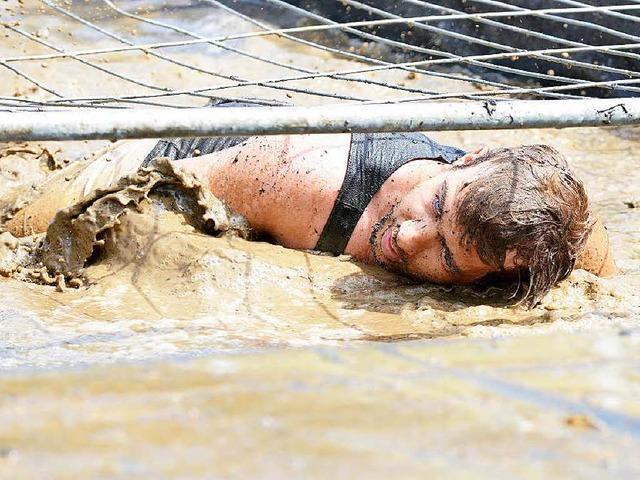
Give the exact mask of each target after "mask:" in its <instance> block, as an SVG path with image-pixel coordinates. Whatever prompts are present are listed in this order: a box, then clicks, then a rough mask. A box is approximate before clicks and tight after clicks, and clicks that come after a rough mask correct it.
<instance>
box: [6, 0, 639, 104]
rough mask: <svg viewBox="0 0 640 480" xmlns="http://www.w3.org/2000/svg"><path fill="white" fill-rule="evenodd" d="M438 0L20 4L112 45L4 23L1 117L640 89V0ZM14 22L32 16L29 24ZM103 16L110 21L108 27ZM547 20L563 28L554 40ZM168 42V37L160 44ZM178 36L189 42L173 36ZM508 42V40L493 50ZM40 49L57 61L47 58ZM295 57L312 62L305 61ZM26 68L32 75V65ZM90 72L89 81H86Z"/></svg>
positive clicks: (570, 95)
mask: <svg viewBox="0 0 640 480" xmlns="http://www.w3.org/2000/svg"><path fill="white" fill-rule="evenodd" d="M439 1H440V0H430V1H426V0H401V1H399V2H394V7H393V8H392V7H391V6H389V8H387V7H385V8H384V9H383V8H380V5H382V4H383V2H380V1H375V0H328V1H326V2H317V3H316V5H318V10H315V11H307V10H305V9H303V8H300V7H298V6H296V5H294V4H293V3H295V2H294V1H291V2H289V1H285V0H252V1H251V2H243V1H242V0H241V1H239V2H237V3H236V2H231V1H225V0H201V1H195V0H194V1H192V2H191V3H183V4H181V5H178V6H176V5H175V4H173V6H172V7H171V8H172V9H173V10H171V12H172V13H171V15H170V16H166V15H165V16H164V17H163V16H162V15H154V16H152V14H151V13H150V12H149V10H148V9H147V12H145V13H143V12H142V11H141V10H142V9H141V8H133V9H132V8H131V4H132V3H131V2H124V1H115V0H103V1H102V2H91V3H85V4H79V3H78V4H76V3H72V2H65V3H58V2H56V1H53V0H30V1H29V0H25V2H24V3H23V4H22V5H23V7H22V8H25V6H27V5H28V4H29V3H32V4H37V3H39V4H42V5H46V6H47V7H48V8H49V9H50V10H49V11H47V12H44V11H39V12H38V13H37V15H41V16H43V18H49V17H50V18H53V17H52V16H55V19H56V22H58V24H59V25H61V27H60V28H61V29H62V30H63V31H69V32H70V33H71V32H72V31H74V30H75V29H76V28H77V26H78V25H80V26H82V27H83V28H86V29H87V32H95V34H97V35H99V36H102V37H104V41H107V39H110V40H112V41H115V42H116V44H115V45H109V46H103V45H101V44H100V42H102V40H99V41H98V42H96V43H98V44H97V45H92V44H90V43H87V42H88V41H91V40H88V41H87V40H84V42H85V43H82V41H80V43H79V44H73V46H72V47H70V46H69V45H68V43H66V42H61V41H60V38H59V37H56V38H58V40H57V41H56V40H54V39H53V38H52V37H49V38H43V36H41V35H37V34H36V33H34V32H31V31H29V29H28V28H27V27H24V26H22V25H19V22H11V21H9V22H5V23H4V26H5V28H6V31H7V32H10V33H11V34H14V35H16V36H17V37H16V39H17V38H21V39H22V42H23V47H21V54H19V55H16V54H15V53H14V52H12V51H10V50H9V49H5V48H2V47H0V70H2V69H6V70H7V71H10V72H11V73H12V74H13V75H14V76H15V78H16V83H15V85H16V87H15V93H14V96H11V89H12V88H13V87H12V86H11V85H13V83H11V82H5V86H4V88H3V86H2V85H0V109H4V110H11V111H18V112H19V111H25V112H26V111H47V110H51V109H61V108H88V107H92V106H98V105H99V106H101V107H104V108H109V109H115V110H120V109H123V108H125V109H126V108H132V107H143V106H158V107H171V108H180V109H184V108H191V107H193V106H197V105H204V104H206V103H207V102H208V101H209V100H210V99H211V98H227V99H233V100H240V101H247V100H248V101H252V102H255V103H259V104H265V105H283V104H293V105H295V104H308V102H312V103H315V104H327V103H328V102H347V103H354V104H363V105H366V104H374V103H379V104H390V103H398V104H402V103H407V102H423V101H442V100H452V99H458V100H460V101H465V102H468V101H471V102H473V101H476V102H479V101H489V100H491V101H496V102H502V101H507V100H513V99H531V98H541V99H544V98H560V99H579V98H581V99H584V98H585V97H587V96H588V95H589V94H598V95H600V94H602V92H604V94H607V92H611V93H609V96H612V94H613V95H619V94H625V95H626V96H635V95H638V93H640V71H639V70H640V69H639V68H636V67H637V65H640V36H639V35H636V30H635V25H640V17H639V16H638V14H639V13H640V1H636V0H627V2H626V3H624V4H620V5H606V6H605V5H589V4H588V3H586V2H585V1H578V0H556V4H557V5H555V6H554V8H525V7H522V6H520V5H519V4H523V2H521V1H520V2H519V1H517V0H513V1H510V2H507V0H505V1H500V0H468V1H467V2H466V4H467V5H470V4H475V5H479V6H481V7H482V8H488V9H489V11H482V8H480V10H479V11H470V10H469V9H468V8H467V7H466V6H465V7H463V6H462V5H463V4H464V3H465V2H461V4H460V6H457V7H455V8H454V7H451V6H450V5H452V2H445V3H443V4H442V5H439V4H438V2H439ZM36 2H37V3H36ZM155 3H156V4H157V3H158V2H155ZM249 3H252V4H259V5H263V6H264V7H269V8H272V9H276V10H277V11H278V12H279V14H278V15H275V16H274V15H272V16H271V17H268V18H265V16H264V15H262V14H260V11H259V10H258V9H256V8H253V9H249V10H247V9H244V8H241V7H246V5H247V4H249ZM151 4H152V5H153V4H154V2H153V1H152V2H151ZM134 5H135V3H134ZM332 5H334V6H335V8H336V10H335V11H337V12H339V11H340V8H342V9H349V10H350V12H351V13H352V14H354V15H355V17H344V18H338V17H336V16H335V15H334V14H333V13H327V12H332V10H331V8H333V7H332ZM535 5H537V6H539V5H540V2H536V4H535ZM558 5H559V6H558ZM254 6H255V5H254ZM138 7H139V5H138ZM180 7H181V8H186V7H194V8H197V9H198V14H199V15H198V16H199V17H205V16H206V15H209V14H211V15H214V14H215V15H216V18H217V16H218V15H220V14H223V15H226V17H225V18H226V19H228V20H229V22H231V23H229V25H233V23H232V20H231V19H233V18H236V19H237V21H238V27H237V29H236V31H233V29H232V31H230V32H225V34H220V33H218V32H215V28H214V29H213V31H214V32H215V33H213V34H212V33H211V29H209V30H208V31H207V33H200V31H199V30H200V29H201V28H202V26H201V25H200V26H197V25H195V24H191V23H189V21H188V20H187V17H184V16H183V13H185V10H184V9H180ZM395 7H397V8H395ZM405 7H406V8H407V9H408V8H409V7H411V8H413V10H410V11H411V12H412V13H411V14H407V13H403V12H407V11H409V10H403V9H404V8H405ZM176 8H177V10H176ZM40 10H41V9H40ZM276 10H273V11H276ZM105 11H106V12H112V13H111V14H109V15H111V16H106V15H107V14H106V13H105ZM345 11H347V10H345ZM158 12H159V11H156V13H158ZM416 13H417V15H416ZM421 13H432V14H428V15H427V14H425V15H422V14H421ZM200 14H201V15H200ZM14 15H15V17H16V18H18V19H19V20H24V19H25V17H24V15H25V14H14ZM358 15H361V16H362V18H364V20H363V19H362V18H358ZM594 15H597V17H596V16H594ZM574 17H575V18H574ZM5 18H6V17H5ZM105 18H108V19H109V21H111V22H113V25H112V26H105V25H103V20H104V19H105ZM207 18H209V17H207ZM212 18H213V17H212ZM345 18H346V20H348V21H345ZM518 18H520V19H529V20H528V21H545V22H547V26H548V27H549V28H545V29H540V30H539V31H537V30H536V29H533V28H531V27H530V24H513V22H514V19H518ZM125 19H126V20H127V21H128V22H130V23H128V24H126V25H128V27H127V28H132V27H131V26H132V25H133V28H134V29H144V28H147V30H145V32H146V34H145V36H144V38H143V39H142V40H141V41H134V40H133V39H131V38H127V37H126V36H125V35H124V34H122V33H119V30H118V28H117V27H118V26H119V25H121V24H122V22H124V21H125ZM178 20H179V21H178ZM609 20H611V22H622V23H621V24H620V25H624V30H622V29H620V30H618V29H616V28H612V26H611V25H613V24H608V23H607V22H608V21H609ZM464 22H467V23H466V25H468V22H473V24H475V25H480V26H482V28H485V29H487V30H486V31H490V32H491V33H492V34H493V33H496V32H497V33H496V34H500V32H504V33H501V34H500V35H502V37H492V36H491V35H487V36H481V35H476V36H474V35H472V34H470V33H469V32H468V31H465V30H464V28H460V29H459V30H458V27H459V26H462V25H465V23H464ZM46 23H47V22H43V24H46ZM552 24H558V25H559V26H560V27H562V28H558V29H556V30H554V29H552V28H551V27H550V25H552ZM123 25H124V24H123ZM526 25H529V26H526ZM567 25H569V26H571V27H575V28H579V29H582V30H583V31H584V32H585V35H584V38H591V40H590V41H589V43H587V41H585V40H584V39H583V38H578V39H576V38H572V37H565V36H563V30H564V29H565V28H566V26H567ZM629 25H631V27H629ZM383 27H390V28H391V27H393V28H397V29H399V30H397V31H400V30H403V29H404V30H406V31H409V30H410V31H411V32H414V33H415V34H416V35H417V34H421V35H422V34H424V35H431V36H433V35H436V36H437V38H438V39H439V41H441V42H445V43H446V42H449V41H451V42H458V43H457V44H456V45H457V46H458V47H456V48H451V49H447V48H441V47H440V46H437V45H431V44H428V43H420V42H417V41H416V42H415V44H414V43H412V42H409V41H408V40H407V38H404V37H400V36H393V34H390V33H389V32H393V31H394V30H391V31H383V30H380V29H381V28H383ZM404 30H403V31H404ZM589 32H591V33H589ZM596 33H597V34H598V35H604V37H602V38H606V41H605V40H597V39H596V38H595V36H594V35H596ZM167 34H170V35H172V36H173V38H169V39H166V40H165V39H164V38H162V41H154V40H155V39H157V38H158V37H159V36H166V35H167ZM177 35H179V36H182V37H184V38H179V39H178V40H176V39H175V37H176V36H177ZM309 35H324V36H320V37H315V36H314V37H313V38H312V37H310V36H309ZM510 37H512V38H513V39H514V43H510V42H505V41H502V40H496V38H510ZM8 38H9V37H8ZM76 38H77V37H76ZM87 38H93V37H91V35H89V37H87ZM522 39H533V40H535V41H538V42H539V43H538V44H532V45H530V46H531V47H534V48H523V46H522V45H519V44H518V43H516V41H522ZM265 41H269V42H275V43H274V45H278V47H277V48H278V50H277V51H276V50H273V51H268V50H267V49H265V48H264V47H263V46H261V45H263V43H262V42H265ZM460 45H468V46H469V49H468V50H466V51H465V50H464V49H463V48H460ZM199 47H206V48H209V49H214V50H213V51H214V52H215V53H214V55H215V58H216V59H223V60H222V61H221V62H220V61H216V62H214V63H212V62H205V63H206V65H203V62H201V61H200V62H198V61H196V60H195V56H200V57H199V58H202V56H203V55H208V54H209V53H208V52H209V50H206V51H205V52H206V53H203V52H202V51H201V50H196V49H197V48H199ZM43 48H46V49H49V50H51V52H45V53H43V52H42V49H43ZM274 48H275V47H274ZM290 48H293V49H295V52H296V54H295V55H293V54H291V53H289V52H288V49H290ZM191 52H193V53H191ZM298 52H304V56H301V55H299V54H298ZM113 55H118V57H117V58H118V65H117V67H118V68H116V66H113V65H107V64H106V63H105V62H108V61H109V58H111V57H110V56H113ZM194 55H195V56H194ZM140 56H143V57H144V58H145V62H146V63H145V67H144V68H138V66H137V64H136V62H137V60H136V59H137V58H139V57H140ZM617 59H620V60H619V61H618V60H617ZM609 60H611V61H609ZM45 61H46V62H48V63H50V65H49V66H48V68H47V69H46V70H44V66H43V69H40V70H38V65H37V62H45ZM62 61H65V62H73V63H75V64H77V65H78V66H82V67H83V68H88V69H90V70H93V71H95V72H96V74H98V73H99V74H100V75H106V76H107V77H108V78H109V79H110V82H111V83H110V90H109V92H108V93H107V92H106V91H105V89H103V88H102V87H101V84H100V82H99V81H96V82H93V83H92V82H91V81H85V80H84V78H83V76H84V73H81V74H79V76H78V77H77V78H76V79H75V80H74V87H73V88H69V86H68V85H67V84H65V83H61V80H60V78H58V77H56V75H51V74H50V72H52V71H53V70H54V66H56V65H61V63H59V62H62ZM538 61H540V62H543V63H542V65H544V67H539V68H531V63H522V62H538ZM29 62H31V63H32V64H33V65H31V66H29V65H28V64H29ZM243 62H252V63H251V65H252V66H251V67H247V68H244V69H243V68H241V69H240V70H237V69H236V68H235V67H237V66H238V65H240V66H242V65H243ZM227 64H229V65H230V66H228V67H227V66H226V65H227ZM64 65H65V66H66V65H70V64H68V63H66V64H64ZM59 68H65V67H64V66H63V67H59ZM165 69H169V70H171V71H173V72H177V73H176V75H177V76H178V77H179V78H186V79H187V81H185V82H178V84H176V82H175V81H174V82H170V81H168V80H166V79H165V77H164V76H163V75H149V74H148V73H149V72H150V71H151V72H163V71H165ZM554 70H556V71H554ZM576 72H578V73H576ZM589 72H590V73H589ZM92 75H93V74H91V73H89V74H88V76H87V78H88V79H90V78H92ZM7 83H8V84H9V87H7V86H6V84H7ZM29 85H32V86H34V87H37V89H34V88H29V87H28V86H29Z"/></svg>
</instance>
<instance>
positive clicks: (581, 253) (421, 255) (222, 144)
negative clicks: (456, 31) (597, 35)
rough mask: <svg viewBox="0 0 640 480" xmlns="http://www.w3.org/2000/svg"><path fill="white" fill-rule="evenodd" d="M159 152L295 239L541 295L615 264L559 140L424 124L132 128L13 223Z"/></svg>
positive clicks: (419, 274) (21, 225)
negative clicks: (461, 141) (475, 143)
mask: <svg viewBox="0 0 640 480" xmlns="http://www.w3.org/2000/svg"><path fill="white" fill-rule="evenodd" d="M159 156H161V157H170V158H171V159H173V160H176V161H177V162H178V165H180V166H181V167H182V168H184V169H186V170H189V171H191V172H193V173H195V174H196V176H198V177H199V178H200V179H201V180H202V181H203V182H204V183H205V184H206V185H208V187H209V188H210V189H211V191H212V192H213V193H214V194H215V195H216V196H218V197H219V198H222V199H225V200H226V202H228V204H229V206H230V207H231V208H232V209H233V210H235V211H236V212H238V213H241V214H242V215H244V216H246V218H247V220H248V221H249V223H250V225H251V227H252V228H253V229H254V231H256V232H258V233H260V234H263V235H265V236H268V237H269V238H271V239H272V240H273V241H274V242H275V243H278V244H280V245H282V246H285V247H289V248H294V249H311V250H320V251H325V252H331V253H334V254H341V253H346V254H349V255H351V256H352V257H353V258H354V259H356V260H359V261H362V262H366V263H372V264H378V265H381V266H383V267H385V268H387V269H389V270H392V271H394V272H398V273H401V274H406V275H409V276H411V277H414V278H417V279H419V280H425V281H430V282H437V283H443V284H456V283H469V282H473V281H475V280H478V279H480V278H482V277H484V276H486V275H488V274H493V273H498V274H505V275H512V274H520V275H522V278H528V279H529V288H528V291H527V294H526V298H527V300H528V301H529V302H530V303H536V302H537V301H538V300H539V299H540V298H541V297H542V296H543V295H544V294H545V293H546V292H547V291H548V290H549V289H550V288H551V287H552V286H553V285H554V284H556V283H557V282H558V281H560V280H562V279H563V278H565V277H566V276H567V275H568V274H569V273H570V272H571V271H572V269H573V268H574V267H581V268H585V269H587V270H589V271H591V272H593V273H595V274H598V275H606V274H609V273H611V272H612V271H613V270H614V264H613V261H612V258H611V255H610V252H609V242H608V237H607V234H606V231H605V230H604V227H603V225H602V223H601V222H600V221H598V220H597V219H596V218H595V217H594V214H593V213H592V210H591V208H590V205H589V201H588V198H587V195H586V192H585V190H584V186H583V184H582V182H581V181H580V180H579V179H577V178H576V177H575V175H574V174H573V172H572V171H571V170H570V168H569V167H568V165H567V162H566V160H565V159H564V158H563V157H562V156H561V155H560V154H559V153H558V152H557V151H556V150H554V149H553V148H551V147H549V146H546V145H533V146H524V147H517V148H498V149H492V150H490V149H488V148H486V147H483V148H480V149H478V150H476V151H473V152H465V151H462V150H460V149H457V148H454V147H449V146H443V145H439V144H437V143H435V142H434V141H432V140H430V139H429V138H428V137H426V136H425V135H423V134H420V133H407V134H401V133H391V134H388V133H383V134H326V135H318V134H315V135H284V136H268V137H249V138H240V137H234V138H200V139H176V140H160V141H158V140H131V141H124V142H121V143H119V144H116V145H114V146H112V147H109V148H107V149H106V150H105V151H103V152H101V153H100V154H97V155H94V158H93V159H91V160H89V161H87V162H85V164H84V165H80V164H79V166H77V167H75V168H76V171H75V173H74V172H72V171H71V172H70V171H67V170H65V171H64V175H63V177H65V178H66V180H69V178H70V176H73V180H71V181H64V178H62V179H61V178H58V179H55V178H53V179H51V180H50V181H49V183H48V184H46V185H44V186H43V188H42V191H43V192H45V194H44V195H43V196H42V197H41V198H39V199H37V200H36V201H34V202H33V203H32V204H31V205H29V206H28V207H26V208H25V209H23V210H22V211H20V212H18V214H17V215H16V216H15V217H14V218H13V219H12V220H11V221H10V222H8V223H7V224H6V225H5V228H6V229H7V230H9V231H11V232H12V233H14V234H16V235H26V234H31V233H34V232H40V231H44V230H45V229H46V228H47V225H48V223H49V221H50V220H51V218H53V216H54V214H55V212H56V210H57V209H59V208H62V207H65V206H67V205H70V204H72V203H74V202H76V201H78V200H79V199H80V198H82V197H83V196H84V195H86V194H88V193H89V192H90V191H92V190H93V189H96V188H104V187H106V186H108V185H109V184H111V183H112V182H114V181H115V180H117V179H118V178H120V177H121V176H123V175H126V174H129V173H132V172H134V171H136V170H137V169H138V168H139V167H140V166H146V165H147V164H148V163H149V162H150V161H151V160H152V159H153V158H155V157H159ZM69 168H71V169H73V168H74V166H73V165H72V166H71V167H69ZM525 276H526V277H525Z"/></svg>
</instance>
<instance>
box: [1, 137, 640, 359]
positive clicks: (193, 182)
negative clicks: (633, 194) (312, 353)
mask: <svg viewBox="0 0 640 480" xmlns="http://www.w3.org/2000/svg"><path fill="white" fill-rule="evenodd" d="M594 130H595V129H594ZM599 132H601V133H602V134H603V135H608V132H607V131H605V130H602V131H599ZM543 135H544V133H543ZM462 140H463V141H462V142H457V143H464V141H467V142H469V140H470V139H469V138H465V139H462ZM471 140H473V139H471ZM514 140H515V141H518V140H519V139H518V138H516V139H514ZM631 142H633V143H635V138H632V140H631ZM452 143H453V142H452ZM24 148H27V147H24ZM33 148H34V149H35V147H33ZM23 155H24V152H23V151H22V152H17V151H16V152H14V153H12V154H7V155H5V158H6V159H10V158H12V156H13V157H16V156H23ZM30 155H31V156H32V158H31V161H32V162H33V163H36V164H38V165H39V167H38V168H41V169H43V167H42V160H41V159H39V157H38V156H36V155H35V154H30ZM54 157H55V155H54ZM63 163H64V162H63ZM79 163H81V162H79ZM31 167H33V165H32V166H31ZM75 168H76V167H75V163H74V162H72V164H71V165H69V166H65V168H64V169H63V170H62V171H60V172H58V173H56V175H62V176H65V175H66V173H65V172H66V171H70V172H73V171H75ZM27 170H28V169H27ZM43 172H44V173H43V174H39V175H40V177H42V178H44V177H46V176H47V174H48V173H50V170H48V168H47V167H44V170H43ZM592 173H595V172H592ZM40 177H38V178H40ZM29 181H32V180H29ZM29 181H27V182H26V183H27V184H28V183H29ZM596 193H597V192H596ZM12 195H14V194H13V193H12ZM2 198H3V201H8V200H5V197H4V196H3V197H2ZM625 198H626V197H625ZM615 208H616V210H617V211H619V212H624V213H626V211H629V212H632V213H634V211H633V210H631V209H629V208H628V207H626V206H625V205H624V203H623V199H622V198H621V199H620V200H618V204H617V205H616V206H615ZM606 221H607V217H606V216H605V222H606ZM614 226H615V228H619V227H621V226H618V225H614ZM240 230H241V231H239V228H238V227H237V226H236V224H234V221H233V219H231V218H230V216H229V212H228V211H227V209H226V207H225V206H224V204H223V203H222V202H220V201H219V200H218V199H216V198H215V197H213V195H211V193H210V192H209V191H208V190H207V189H205V188H204V187H203V186H202V184H200V182H199V181H198V180H197V178H195V177H194V176H193V175H191V174H188V173H185V172H182V171H181V170H179V169H178V168H177V167H176V165H175V164H174V163H171V162H169V161H166V160H162V159H160V160H158V161H157V162H156V164H155V165H154V166H153V168H150V169H140V170H139V171H138V172H137V173H135V174H133V175H130V176H128V177H125V178H123V179H121V180H119V181H118V182H116V183H115V184H113V185H112V186H111V187H110V188H108V189H106V190H98V191H94V192H92V193H90V194H89V195H88V196H87V197H85V198H84V199H83V200H81V201H80V202H78V203H77V204H75V205H72V206H70V207H68V208H66V209H63V210H61V211H59V212H58V214H57V215H56V217H55V219H54V221H53V222H52V223H51V225H50V226H49V228H48V231H47V234H46V235H45V236H27V237H23V238H21V239H17V238H14V237H13V236H11V235H10V234H8V233H4V234H2V237H1V238H0V240H2V242H1V244H0V272H1V273H2V275H3V276H5V277H8V278H6V279H0V297H2V298H0V300H4V302H3V303H2V305H3V314H4V315H6V316H7V317H8V318H9V317H12V316H13V317H12V321H11V322H8V323H7V324H5V325H4V327H5V328H7V327H8V329H7V330H5V332H4V334H5V335H8V336H9V337H10V338H11V335H13V334H15V333H16V332H11V330H12V328H13V327H10V326H9V325H13V326H14V327H17V325H18V324H19V321H18V319H19V318H22V319H24V318H25V317H26V318H28V319H29V321H32V322H35V323H37V324H38V325H40V327H41V328H42V331H43V332H48V331H55V332H57V333H58V334H59V335H52V336H51V337H50V339H49V340H50V341H51V343H49V342H45V343H46V344H47V345H49V347H51V346H54V347H55V348H54V349H53V350H57V353H58V354H59V355H60V357H59V358H57V359H56V355H51V352H52V350H51V349H46V348H43V349H41V350H40V349H38V348H35V349H33V350H31V351H29V352H28V354H27V353H26V350H25V348H27V347H28V345H29V344H30V341H29V339H27V338H24V337H22V336H21V335H19V336H18V337H21V338H22V340H18V341H17V343H14V344H12V351H11V353H10V354H9V355H8V357H7V358H5V361H6V363H5V365H6V366H9V365H14V366H16V365H23V366H28V365H33V364H34V362H35V363H36V364H42V363H44V364H49V363H56V362H57V361H60V360H61V359H64V362H66V363H69V364H74V363H77V362H81V363H84V362H86V361H90V362H93V361H97V362H99V363H101V362H103V361H112V360H115V359H130V360H132V359H141V358H156V357H157V356H158V355H160V356H162V355H163V354H171V355H175V354H178V355H187V356H192V355H200V354H202V353H203V352H207V351H226V350H238V349H245V348H257V347H259V348H262V347H274V346H283V345H314V344H323V343H332V344H335V343H345V342H353V341H367V340H370V341H384V342H389V341H399V340H407V339H419V338H436V337H443V336H460V335H465V336H468V335H472V336H487V335H489V336H504V335H516V334H517V335H527V334H531V333H542V332H545V331H557V330H572V331H575V330H585V329H588V330H591V329H598V328H602V327H604V326H611V325H617V326H619V325H631V326H633V325H635V324H636V322H637V312H638V297H637V295H636V294H635V289H636V287H637V285H638V275H637V273H636V272H637V262H638V256H637V253H636V249H637V244H635V242H634V241H632V242H631V244H630V246H631V250H627V251H625V250H624V249H620V248H618V249H617V252H618V255H617V259H618V263H619V265H620V266H621V267H622V275H619V276H617V277H612V278H608V279H601V278H598V277H595V276H593V275H591V274H588V273H586V272H584V271H580V270H578V271H576V272H574V273H573V274H572V275H571V276H570V277H569V279H567V280H566V281H564V282H562V283H561V284H560V285H559V286H558V287H556V288H555V289H553V290H552V291H551V292H550V294H549V295H548V296H547V297H546V298H545V299H544V301H543V303H542V304H541V305H539V306H538V307H536V308H534V309H531V310H528V309H526V308H524V307H522V306H518V305H513V303H514V302H513V300H512V299H510V296H511V295H512V294H513V288H512V286H507V287H502V286H458V287H443V286H437V285H429V284H416V283H414V282H411V281H409V280H407V279H405V278H402V277H399V276H396V275H393V274H390V273H388V272H385V271H383V270H381V269H379V268H375V267H371V266H365V265H359V264H356V263H354V262H351V261H350V260H349V259H348V258H347V257H340V258H334V257H330V256H324V255H322V256H321V255H315V254H313V253H310V252H299V251H293V250H289V249H285V248H282V247H279V246H276V245H272V244H269V243H265V242H256V241H247V240H244V239H242V238H240V237H241V236H243V235H245V233H244V231H243V230H242V229H240ZM225 231H230V233H231V235H220V233H221V232H225ZM238 233H240V236H238ZM612 237H613V243H614V245H616V244H618V245H619V244H620V242H621V241H622V242H627V241H629V239H625V238H624V235H622V237H623V238H620V237H621V235H618V234H617V232H616V231H615V230H614V231H613V232H612ZM18 280H26V282H27V283H24V282H19V281H18ZM69 287H71V288H69ZM25 304H28V305H29V308H28V309H24V310H20V308H19V305H25ZM52 305H55V308H54V309H53V310H52ZM17 311H20V312H21V313H20V315H18V316H17V317H16V314H15V313H11V312H17ZM61 312H64V314H63V315H61ZM14 321H15V322H16V323H14ZM105 331H108V332H109V333H108V334H106V335H105ZM45 336H46V335H45ZM56 338H58V339H60V338H64V339H65V340H64V341H62V342H60V341H59V340H57V339H56ZM80 338H82V339H83V340H82V341H80V340H79V339H80ZM157 338H162V342H161V345H162V347H160V351H159V350H158V349H157V348H156V347H158V346H157V345H151V343H150V340H151V339H157ZM160 352H163V353H160Z"/></svg>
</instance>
